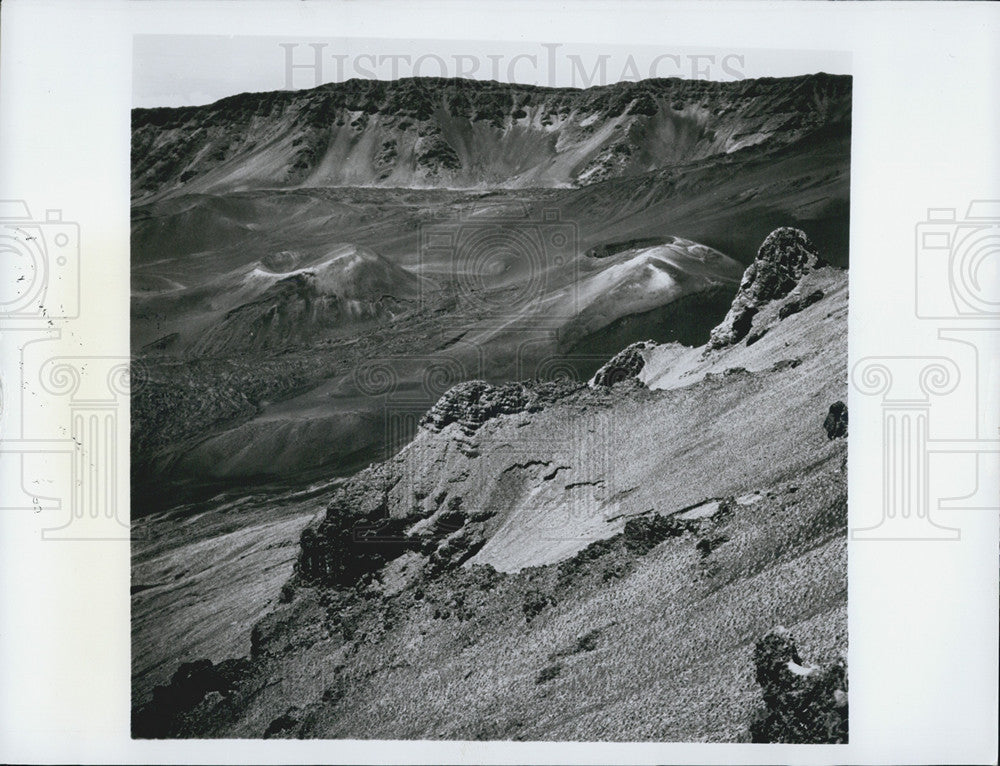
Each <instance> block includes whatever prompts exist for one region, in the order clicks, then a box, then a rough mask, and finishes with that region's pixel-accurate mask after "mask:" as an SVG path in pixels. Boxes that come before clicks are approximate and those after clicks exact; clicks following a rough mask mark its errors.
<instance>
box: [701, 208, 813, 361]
mask: <svg viewBox="0 0 1000 766" xmlns="http://www.w3.org/2000/svg"><path fill="white" fill-rule="evenodd" d="M823 265H825V263H824V262H823V260H822V259H821V258H820V257H819V253H818V252H817V250H816V248H815V246H814V245H813V244H812V242H811V241H810V240H809V237H808V236H806V233H805V232H804V231H802V230H801V229H794V228H791V227H788V226H785V227H782V228H780V229H775V230H774V231H772V232H771V233H770V234H769V235H768V236H767V238H766V239H765V240H764V242H763V244H762V245H761V246H760V249H759V250H758V251H757V257H756V259H755V260H754V262H753V263H751V264H750V265H749V266H748V267H747V270H746V271H745V272H744V273H743V280H742V281H741V282H740V288H739V290H738V291H737V293H736V297H735V298H734V299H733V305H732V307H731V308H730V309H729V313H728V314H726V318H725V319H724V320H723V321H722V323H721V324H720V325H719V326H717V327H716V328H715V329H714V330H712V335H711V338H710V339H709V341H708V348H709V349H717V348H724V347H726V346H731V345H733V344H734V343H739V342H740V341H741V340H743V339H744V338H745V337H747V335H748V334H749V333H750V329H751V327H752V325H753V319H754V317H755V316H756V315H757V313H758V312H759V311H760V310H761V309H762V308H763V307H764V306H765V305H767V304H769V303H771V302H773V301H777V300H780V299H782V298H785V297H786V296H788V294H789V293H791V292H792V290H793V289H794V288H795V287H796V286H797V285H798V284H799V280H801V279H802V277H803V276H804V275H805V274H807V273H809V272H810V271H812V270H814V269H816V268H819V267H820V266H823ZM813 295H814V294H811V295H810V297H809V299H807V300H810V302H814V301H812V300H811V299H812V298H813ZM822 295H823V294H822V292H820V293H819V295H818V296H816V298H815V299H816V300H818V299H819V298H822ZM806 305H808V304H806ZM802 308H803V306H801V305H800V306H799V308H798V310H801V309H802ZM791 313H794V311H792V312H791Z"/></svg>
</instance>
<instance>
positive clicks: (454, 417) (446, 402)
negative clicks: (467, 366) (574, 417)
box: [420, 380, 579, 436]
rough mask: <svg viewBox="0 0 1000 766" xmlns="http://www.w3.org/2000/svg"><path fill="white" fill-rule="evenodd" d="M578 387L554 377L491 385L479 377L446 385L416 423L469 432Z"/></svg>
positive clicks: (531, 408) (531, 410) (534, 407)
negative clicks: (458, 428)
mask: <svg viewBox="0 0 1000 766" xmlns="http://www.w3.org/2000/svg"><path fill="white" fill-rule="evenodd" d="M578 387H579V386H578V385H576V384H573V383H565V382H556V381H553V382H546V383H530V382H521V383H505V384H503V385H501V386H494V385H492V384H490V383H487V382H486V381H483V380H470V381H468V382H466V383H459V384H458V385H457V386H453V387H452V388H450V389H448V390H447V391H446V392H445V393H444V396H442V397H441V398H440V399H439V400H438V402H437V404H435V405H434V406H433V407H431V409H430V411H429V412H428V413H427V414H426V415H424V417H423V419H422V420H421V421H420V425H422V426H425V427H427V428H429V429H431V430H432V431H442V430H444V428H445V427H446V426H448V425H450V424H451V423H458V424H459V425H460V426H461V428H462V431H464V432H465V434H466V435H468V436H471V435H472V434H473V433H475V432H476V431H477V430H478V429H479V427H480V426H481V425H482V424H483V423H485V422H487V421H488V420H491V419H492V418H495V417H498V416H500V415H511V414H514V413H517V412H537V411H538V410H540V409H541V408H542V407H543V406H544V405H545V404H547V403H549V402H553V401H556V400H557V399H560V398H562V397H563V396H566V395H567V394H568V393H570V392H572V391H574V390H576V389H577V388H578Z"/></svg>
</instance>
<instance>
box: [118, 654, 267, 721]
mask: <svg viewBox="0 0 1000 766" xmlns="http://www.w3.org/2000/svg"><path fill="white" fill-rule="evenodd" d="M249 669H250V663H249V661H248V660H246V659H245V658H242V659H233V660H224V661H223V662H220V663H219V664H218V665H214V664H213V663H212V661H211V660H196V661H194V662H185V663H183V664H182V665H181V666H180V667H178V668H177V670H176V671H175V672H174V675H173V677H172V678H171V679H170V683H169V684H168V685H166V686H157V687H155V688H154V689H153V698H152V700H151V701H150V702H149V703H147V704H146V705H144V706H143V707H141V708H139V709H138V710H137V711H135V712H134V713H133V716H132V736H134V737H137V738H140V739H146V738H151V739H158V738H162V737H170V736H176V735H177V734H178V729H179V727H180V726H182V725H183V717H184V715H185V714H186V713H189V712H190V711H192V710H193V709H194V708H195V707H196V706H197V705H198V704H199V703H200V702H201V701H202V700H204V699H205V698H206V697H207V696H208V695H210V694H212V693H215V694H216V695H217V696H219V697H220V699H221V698H222V697H224V696H225V695H227V694H229V693H230V692H231V691H232V690H233V689H235V688H236V687H237V686H238V685H239V683H240V681H241V680H242V679H243V678H244V677H245V676H246V674H247V673H248V672H249Z"/></svg>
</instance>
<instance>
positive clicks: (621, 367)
mask: <svg viewBox="0 0 1000 766" xmlns="http://www.w3.org/2000/svg"><path fill="white" fill-rule="evenodd" d="M655 346H656V344H655V343H654V342H653V341H651V340H645V341H639V342H638V343H633V344H632V345H631V346H626V347H625V348H623V349H622V350H621V351H619V352H618V353H617V354H615V355H614V356H613V357H612V358H611V359H610V361H608V362H607V363H606V364H605V365H604V366H603V367H601V369H599V370H598V371H597V372H596V373H594V377H593V378H592V380H591V382H592V383H593V385H595V386H604V387H607V388H610V387H611V386H613V385H615V384H616V383H621V382H623V381H625V380H630V379H632V378H635V376H636V375H638V374H639V373H640V372H641V371H642V368H643V367H645V366H646V358H645V357H644V356H643V355H642V352H643V351H646V350H647V349H651V348H654V347H655Z"/></svg>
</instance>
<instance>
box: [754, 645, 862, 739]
mask: <svg viewBox="0 0 1000 766" xmlns="http://www.w3.org/2000/svg"><path fill="white" fill-rule="evenodd" d="M754 666H755V668H756V678H757V683H758V684H760V687H761V690H762V691H763V695H764V709H763V710H761V711H759V712H758V713H757V716H756V718H755V720H754V722H753V724H752V725H751V727H750V734H751V738H752V740H753V741H754V742H788V743H796V744H818V743H827V744H841V743H845V742H847V666H846V664H845V663H844V661H843V659H839V660H837V661H835V662H833V663H831V664H829V665H827V666H824V667H817V666H806V665H804V664H803V662H802V658H801V657H799V653H798V650H797V648H796V645H795V641H794V639H793V638H792V636H791V634H790V632H789V631H787V630H786V629H785V628H783V627H780V626H779V627H777V628H775V629H774V630H772V631H771V632H770V633H768V634H767V635H766V636H764V638H762V639H761V640H760V641H758V642H757V646H756V648H755V649H754Z"/></svg>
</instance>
